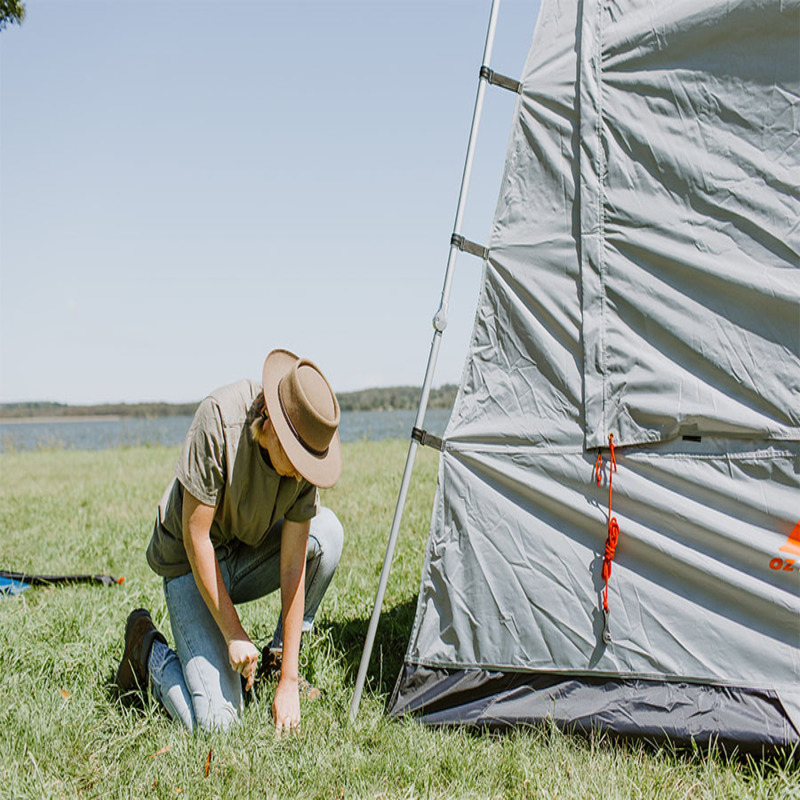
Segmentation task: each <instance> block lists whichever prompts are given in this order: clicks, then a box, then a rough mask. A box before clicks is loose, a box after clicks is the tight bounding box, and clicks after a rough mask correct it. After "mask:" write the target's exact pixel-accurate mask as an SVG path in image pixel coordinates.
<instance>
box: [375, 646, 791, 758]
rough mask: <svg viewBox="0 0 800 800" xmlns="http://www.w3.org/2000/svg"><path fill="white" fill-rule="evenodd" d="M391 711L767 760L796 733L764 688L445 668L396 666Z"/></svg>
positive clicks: (426, 719) (430, 720) (440, 721)
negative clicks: (545, 726) (545, 727)
mask: <svg viewBox="0 0 800 800" xmlns="http://www.w3.org/2000/svg"><path fill="white" fill-rule="evenodd" d="M388 712H389V714H390V715H391V716H392V717H394V718H396V719H403V718H406V717H409V718H414V719H416V720H417V721H419V722H421V723H423V724H425V725H429V726H463V727H468V728H474V729H488V730H493V731H503V730H510V729H513V728H515V727H517V726H520V725H530V726H533V725H539V724H542V723H548V722H554V723H555V724H556V725H557V726H558V727H559V728H560V729H562V730H564V731H566V732H569V733H578V734H591V733H592V732H603V733H605V734H610V735H612V736H616V737H620V738H641V739H644V740H646V741H650V742H652V743H654V744H657V745H658V744H663V743H666V742H669V743H671V744H672V745H675V746H677V747H679V748H683V747H695V746H699V747H701V748H703V749H708V748H709V747H711V748H713V747H717V748H719V749H720V750H722V751H723V752H725V753H728V754H731V753H733V752H734V751H735V752H737V753H741V754H750V755H762V756H773V755H780V753H781V752H782V751H783V750H784V749H785V748H794V747H797V746H798V745H800V735H798V732H797V730H796V729H795V728H794V726H793V725H792V723H791V721H790V720H789V718H788V716H787V715H786V713H785V711H784V709H783V706H782V705H781V702H780V700H779V698H778V695H777V693H776V692H775V691H774V690H771V689H764V688H753V687H733V686H721V685H714V684H698V683H688V682H678V681H672V680H670V681H667V680H643V679H640V678H609V677H607V676H596V677H595V676H575V675H564V674H558V673H544V674H543V673H529V672H499V671H490V670H483V669H477V668H476V669H447V668H433V667H427V666H420V665H416V664H409V663H407V662H406V663H404V665H403V667H402V669H401V672H400V676H399V678H398V682H397V685H396V687H395V691H394V692H393V694H392V698H391V700H390V704H389V708H388Z"/></svg>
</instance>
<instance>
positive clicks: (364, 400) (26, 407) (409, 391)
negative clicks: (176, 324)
mask: <svg viewBox="0 0 800 800" xmlns="http://www.w3.org/2000/svg"><path fill="white" fill-rule="evenodd" d="M457 391H458V387H457V386H456V385H455V384H450V383H449V384H445V385H444V386H440V387H439V388H437V389H432V390H431V394H430V398H429V401H428V408H452V407H453V403H454V402H455V398H456V392H457ZM420 392H421V389H420V387H419V386H387V387H381V388H375V389H362V390H361V391H357V392H342V393H341V394H337V398H338V400H339V407H340V408H341V410H342V411H401V410H416V408H417V406H418V405H419V396H420ZM197 405H198V403H196V402H194V403H103V404H100V405H69V404H67V403H52V402H23V403H0V419H23V418H31V417H32V418H36V417H180V416H192V415H193V414H194V412H195V410H196V409H197Z"/></svg>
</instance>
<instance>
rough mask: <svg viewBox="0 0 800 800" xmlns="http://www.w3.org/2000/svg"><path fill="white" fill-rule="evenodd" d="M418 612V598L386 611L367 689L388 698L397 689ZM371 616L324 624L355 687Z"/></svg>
mask: <svg viewBox="0 0 800 800" xmlns="http://www.w3.org/2000/svg"><path fill="white" fill-rule="evenodd" d="M416 609H417V595H416V594H414V595H410V596H409V597H408V598H407V599H406V600H404V601H403V602H401V603H398V604H397V605H395V606H392V607H391V608H387V607H386V606H384V608H383V611H382V613H381V618H380V621H379V622H378V630H377V632H376V634H375V644H374V645H373V647H372V657H371V658H370V662H369V669H368V670H367V685H369V686H370V687H371V688H372V689H373V690H375V691H377V692H379V693H380V694H386V695H388V694H389V693H390V692H391V691H392V689H393V688H394V684H395V681H396V680H397V676H398V674H399V673H400V668H401V667H402V665H403V658H404V656H405V653H406V647H407V646H408V637H409V636H410V634H411V626H412V625H413V623H414V613H415V611H416ZM370 616H371V612H370V614H368V615H367V616H366V617H363V618H360V617H359V618H356V619H348V620H343V621H342V620H326V622H325V628H326V629H327V630H329V631H330V632H331V638H332V640H333V642H334V643H335V645H336V649H337V651H338V652H340V653H341V655H342V660H343V663H344V666H345V669H346V671H347V676H348V681H349V682H351V683H353V684H355V681H356V675H357V674H358V666H359V664H360V663H361V653H362V651H363V650H364V642H365V640H366V638H367V629H368V628H369V620H370Z"/></svg>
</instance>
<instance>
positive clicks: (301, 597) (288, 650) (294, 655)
mask: <svg viewBox="0 0 800 800" xmlns="http://www.w3.org/2000/svg"><path fill="white" fill-rule="evenodd" d="M304 606H305V564H303V569H302V570H301V571H300V574H299V575H297V574H296V573H291V574H287V575H286V576H285V579H284V577H282V578H281V608H282V612H283V660H282V664H281V677H286V678H288V679H291V680H297V678H298V676H299V673H300V666H299V661H300V637H301V635H302V632H303V610H304Z"/></svg>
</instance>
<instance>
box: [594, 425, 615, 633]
mask: <svg viewBox="0 0 800 800" xmlns="http://www.w3.org/2000/svg"><path fill="white" fill-rule="evenodd" d="M608 447H609V449H610V450H611V454H610V456H609V464H610V466H609V470H608V537H607V538H606V546H605V550H604V552H603V572H602V576H603V581H604V583H605V585H604V586H603V611H604V612H605V616H606V628H605V631H604V634H603V636H604V638H605V639H606V641H610V637H609V636H608V625H607V624H608V579H609V578H610V577H611V562H612V561H613V560H614V554H615V553H616V550H617V542H618V541H619V523H618V522H617V518H616V517H614V516H612V514H611V501H612V499H613V496H614V473H615V472H616V471H617V459H616V456H615V455H614V434H613V433H610V434H609V435H608ZM602 467H603V455H602V453H598V454H597V461H595V464H594V473H595V480H596V481H597V485H598V486H600V483H601V479H602Z"/></svg>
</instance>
